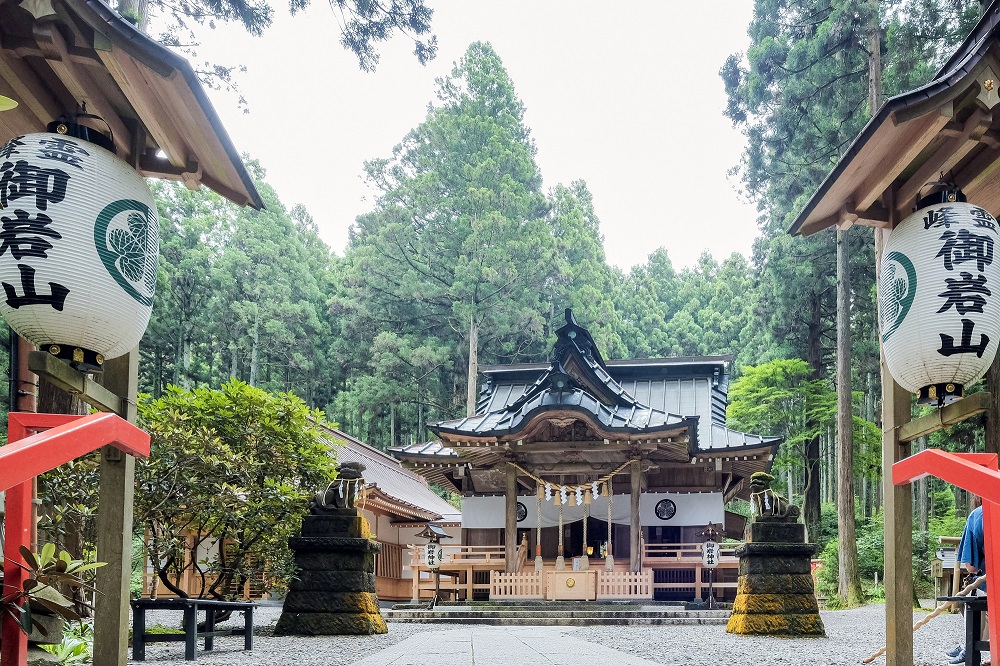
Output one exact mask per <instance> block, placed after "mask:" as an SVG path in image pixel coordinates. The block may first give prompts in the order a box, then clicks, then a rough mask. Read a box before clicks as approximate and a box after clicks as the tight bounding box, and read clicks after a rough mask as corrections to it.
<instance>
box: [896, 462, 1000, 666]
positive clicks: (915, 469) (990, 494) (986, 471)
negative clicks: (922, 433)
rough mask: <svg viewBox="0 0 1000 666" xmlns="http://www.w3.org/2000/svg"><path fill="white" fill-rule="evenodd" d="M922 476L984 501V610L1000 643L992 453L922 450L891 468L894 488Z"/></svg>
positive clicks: (994, 659)
mask: <svg viewBox="0 0 1000 666" xmlns="http://www.w3.org/2000/svg"><path fill="white" fill-rule="evenodd" d="M925 476H936V477H937V478H939V479H941V480H942V481H947V482H948V483H951V484H953V485H956V486H958V487H959V488H962V489H964V490H968V491H969V492H970V493H974V494H976V495H979V496H980V497H982V498H983V537H984V543H985V550H986V582H987V584H988V585H989V586H990V590H991V591H990V593H989V594H988V595H987V602H986V606H987V610H988V614H989V624H990V640H991V641H992V642H993V643H996V642H998V641H1000V605H998V600H1000V472H998V471H997V455H996V454H995V453H948V452H946V451H940V450H938V449H925V450H923V451H921V452H920V453H917V454H916V455H912V456H910V457H909V458H906V459H904V460H900V461H899V462H898V463H895V464H894V465H893V466H892V482H893V484H895V485H897V486H902V485H905V484H907V483H912V482H914V481H916V480H918V479H921V478H923V477H925ZM990 661H991V663H992V664H993V666H998V665H1000V650H996V649H994V650H991V651H990Z"/></svg>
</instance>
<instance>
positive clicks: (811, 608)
mask: <svg viewBox="0 0 1000 666" xmlns="http://www.w3.org/2000/svg"><path fill="white" fill-rule="evenodd" d="M818 612H819V604H818V603H817V602H816V597H815V596H813V595H812V594H738V595H737V596H736V600H735V601H734V602H733V613H748V614H757V613H759V614H765V615H769V614H789V613H792V614H802V613H818Z"/></svg>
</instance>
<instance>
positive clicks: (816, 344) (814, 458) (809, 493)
mask: <svg viewBox="0 0 1000 666" xmlns="http://www.w3.org/2000/svg"><path fill="white" fill-rule="evenodd" d="M821 299H822V296H821V295H820V294H819V293H817V292H814V293H813V298H812V307H811V312H810V320H809V340H808V351H807V352H806V353H807V354H808V358H807V359H806V362H807V363H808V364H809V367H810V368H811V372H810V375H809V379H810V380H817V379H821V378H822V377H823V341H822V331H823V315H822V304H821ZM807 418H810V417H807ZM807 426H809V429H810V430H812V431H814V432H815V431H816V428H815V424H814V423H807ZM804 453H805V455H804V458H803V461H802V462H803V472H804V474H805V478H804V479H803V490H802V519H803V522H804V523H805V524H806V532H807V533H808V535H809V538H810V539H812V540H815V539H816V537H817V536H818V535H819V524H820V496H819V462H820V460H819V436H818V435H817V436H816V437H813V438H812V439H811V440H809V441H808V442H806V443H805V451H804Z"/></svg>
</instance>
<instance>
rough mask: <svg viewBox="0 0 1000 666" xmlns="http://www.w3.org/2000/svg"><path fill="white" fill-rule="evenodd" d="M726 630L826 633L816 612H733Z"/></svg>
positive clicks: (759, 633)
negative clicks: (800, 613)
mask: <svg viewBox="0 0 1000 666" xmlns="http://www.w3.org/2000/svg"><path fill="white" fill-rule="evenodd" d="M726 631H727V632H728V633H730V634H741V635H749V636H825V635H826V630H825V628H824V627H823V620H822V619H820V617H819V614H818V613H814V614H806V615H794V614H763V613H758V614H746V613H733V614H732V615H730V616H729V623H728V624H727V625H726Z"/></svg>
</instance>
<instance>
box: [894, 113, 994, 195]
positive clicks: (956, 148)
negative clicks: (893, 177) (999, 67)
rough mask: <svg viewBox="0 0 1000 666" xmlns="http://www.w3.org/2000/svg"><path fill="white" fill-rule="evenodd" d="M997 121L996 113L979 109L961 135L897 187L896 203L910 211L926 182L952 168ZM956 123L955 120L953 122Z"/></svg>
mask: <svg viewBox="0 0 1000 666" xmlns="http://www.w3.org/2000/svg"><path fill="white" fill-rule="evenodd" d="M992 122H993V115H992V114H991V113H987V112H985V111H983V110H982V109H976V110H975V111H973V112H972V115H970V116H969V118H968V119H967V120H966V121H965V124H964V125H962V126H961V128H960V130H959V133H958V135H957V136H954V137H952V138H951V139H949V140H948V141H946V142H945V143H944V145H943V146H941V147H940V148H938V149H937V150H935V151H934V154H933V155H932V156H931V157H930V159H928V160H927V161H926V162H924V164H923V166H921V167H920V168H919V169H917V171H916V172H915V173H914V174H913V175H912V176H910V179H909V180H907V181H906V182H905V183H903V185H901V186H900V188H899V189H898V190H897V191H896V207H897V209H898V208H903V209H905V210H904V212H907V213H908V212H909V209H911V208H912V207H913V204H914V202H915V201H916V198H917V194H918V192H919V191H920V188H922V187H923V186H924V185H925V184H927V183H928V182H930V181H934V180H937V179H938V178H939V177H940V174H941V172H948V171H951V170H952V168H954V167H955V165H956V164H958V163H959V162H961V161H962V160H963V159H964V158H965V156H966V155H968V154H969V153H970V152H971V151H972V149H973V148H975V147H976V146H978V145H979V140H980V139H981V138H982V137H983V135H984V134H985V133H986V131H987V130H988V129H989V128H990V125H991V124H992ZM952 124H954V123H952Z"/></svg>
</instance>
